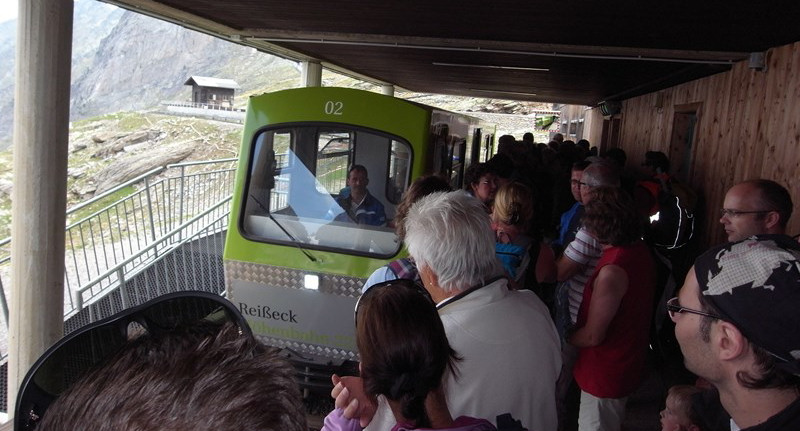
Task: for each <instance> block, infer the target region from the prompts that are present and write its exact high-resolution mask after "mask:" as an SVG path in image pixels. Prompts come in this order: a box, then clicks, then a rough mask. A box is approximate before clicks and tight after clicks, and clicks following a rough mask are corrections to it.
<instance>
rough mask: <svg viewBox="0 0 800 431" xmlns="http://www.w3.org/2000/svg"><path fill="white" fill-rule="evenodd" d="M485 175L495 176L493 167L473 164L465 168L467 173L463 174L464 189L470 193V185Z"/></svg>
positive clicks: (485, 164)
mask: <svg viewBox="0 0 800 431" xmlns="http://www.w3.org/2000/svg"><path fill="white" fill-rule="evenodd" d="M486 174H495V175H496V174H497V172H495V170H494V166H491V165H489V164H488V163H474V164H472V165H470V167H468V168H467V172H465V173H464V189H465V190H469V191H470V192H471V191H472V185H473V184H477V183H478V182H479V181H480V180H481V177H482V176H484V175H486Z"/></svg>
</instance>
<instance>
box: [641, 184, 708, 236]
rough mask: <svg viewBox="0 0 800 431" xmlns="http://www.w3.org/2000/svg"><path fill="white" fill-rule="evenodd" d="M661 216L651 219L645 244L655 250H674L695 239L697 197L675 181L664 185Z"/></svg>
mask: <svg viewBox="0 0 800 431" xmlns="http://www.w3.org/2000/svg"><path fill="white" fill-rule="evenodd" d="M658 190H659V192H658V196H656V200H657V201H658V212H657V213H656V214H655V215H653V216H651V217H650V223H649V226H648V227H647V230H646V234H645V240H646V241H647V243H648V244H650V245H652V246H653V247H657V248H661V249H666V250H673V249H676V248H681V247H683V246H685V245H686V244H688V243H689V240H691V239H692V237H693V236H694V222H695V216H694V207H695V204H696V202H697V197H696V195H695V193H694V192H693V191H692V190H691V189H689V188H688V187H686V186H684V185H683V184H680V183H678V182H675V181H673V180H667V181H664V180H663V179H662V180H661V181H660V187H659V188H658Z"/></svg>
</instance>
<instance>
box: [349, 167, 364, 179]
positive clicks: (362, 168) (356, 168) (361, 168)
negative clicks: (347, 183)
mask: <svg viewBox="0 0 800 431" xmlns="http://www.w3.org/2000/svg"><path fill="white" fill-rule="evenodd" d="M353 171H359V172H363V173H364V175H369V173H368V172H367V168H366V167H365V166H364V165H353V166H350V169H348V170H347V178H348V179H349V178H350V174H351V173H353Z"/></svg>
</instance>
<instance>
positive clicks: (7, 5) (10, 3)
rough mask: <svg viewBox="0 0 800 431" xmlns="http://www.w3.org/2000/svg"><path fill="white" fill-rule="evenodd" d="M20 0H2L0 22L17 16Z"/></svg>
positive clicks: (0, 0)
mask: <svg viewBox="0 0 800 431" xmlns="http://www.w3.org/2000/svg"><path fill="white" fill-rule="evenodd" d="M17 6H19V0H0V22H6V21H9V20H12V19H16V18H17Z"/></svg>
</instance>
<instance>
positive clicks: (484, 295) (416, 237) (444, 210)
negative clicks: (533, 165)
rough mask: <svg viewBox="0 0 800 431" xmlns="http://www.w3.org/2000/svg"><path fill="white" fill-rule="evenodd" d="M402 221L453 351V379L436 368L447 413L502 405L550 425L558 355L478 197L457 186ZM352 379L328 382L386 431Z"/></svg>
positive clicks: (543, 316)
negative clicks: (516, 284)
mask: <svg viewBox="0 0 800 431" xmlns="http://www.w3.org/2000/svg"><path fill="white" fill-rule="evenodd" d="M405 227H406V239H405V241H406V245H407V246H408V250H409V252H410V253H411V256H412V257H414V259H415V260H416V263H417V267H418V268H419V272H420V276H421V278H422V282H423V284H424V287H425V289H426V290H427V291H428V292H429V293H430V294H431V297H432V298H433V300H434V302H435V303H436V308H437V311H438V313H439V317H440V318H441V319H442V324H443V326H444V329H445V333H446V334H447V339H448V340H449V341H450V345H451V346H452V348H453V349H455V350H456V351H457V352H459V354H461V356H462V361H461V362H460V363H459V365H458V369H459V378H458V379H456V377H455V375H454V374H453V373H450V372H448V373H446V374H445V382H444V383H445V384H444V387H445V396H446V398H447V404H448V406H450V410H451V412H452V413H453V414H454V415H456V416H461V415H465V416H472V417H484V418H488V419H490V420H493V419H494V418H496V417H497V416H499V415H502V414H505V413H510V414H511V415H512V416H513V417H514V418H516V419H518V420H520V421H521V423H522V426H523V427H525V428H528V429H531V430H540V429H541V430H553V429H556V427H557V420H556V407H555V384H556V379H557V378H558V373H559V371H560V370H561V354H560V345H559V340H558V337H557V335H556V331H555V327H554V325H553V322H552V320H551V319H550V314H549V312H548V310H547V307H545V305H544V304H543V303H542V301H541V300H539V298H538V297H537V296H536V294H534V293H533V292H530V291H512V290H509V289H508V285H507V280H506V279H505V278H504V277H503V276H502V274H503V269H502V265H501V264H500V262H499V261H498V260H497V258H496V257H495V253H494V244H495V237H494V233H493V232H492V229H491V226H490V223H489V216H488V214H486V212H485V211H484V210H483V206H482V203H481V202H480V201H479V200H477V199H475V198H474V197H471V196H468V195H466V194H464V193H463V192H460V191H456V192H451V193H433V194H430V195H428V196H425V197H423V198H421V199H420V200H419V201H417V203H416V204H414V206H413V207H412V208H411V210H410V211H409V214H408V216H407V218H406V225H405ZM498 364H502V365H501V366H498ZM358 380H359V379H357V378H352V377H349V378H344V379H342V380H341V383H342V385H338V384H337V387H336V388H334V391H333V392H332V395H333V397H334V398H336V406H337V407H348V406H351V404H350V402H351V401H352V398H353V397H357V398H358V399H359V402H358V403H355V405H356V406H357V407H356V408H352V409H350V410H348V409H347V408H345V410H344V414H345V416H347V415H352V416H359V415H360V416H361V423H362V425H365V424H366V423H370V426H369V428H368V429H374V430H386V429H390V428H391V427H392V425H393V424H394V423H395V420H394V417H393V416H392V414H391V410H390V409H389V408H388V405H386V404H385V403H384V402H383V400H382V398H381V399H379V400H380V401H379V404H380V405H379V406H378V410H377V412H376V413H375V416H374V417H373V416H372V408H371V403H370V401H369V400H367V399H366V398H362V397H360V396H358V394H361V393H363V388H362V387H361V386H362V383H361V382H360V381H358ZM334 381H335V382H337V383H338V382H339V379H338V377H337V378H335V379H334ZM345 387H346V388H347V389H348V390H347V391H344V388H345ZM370 420H372V422H370Z"/></svg>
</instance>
